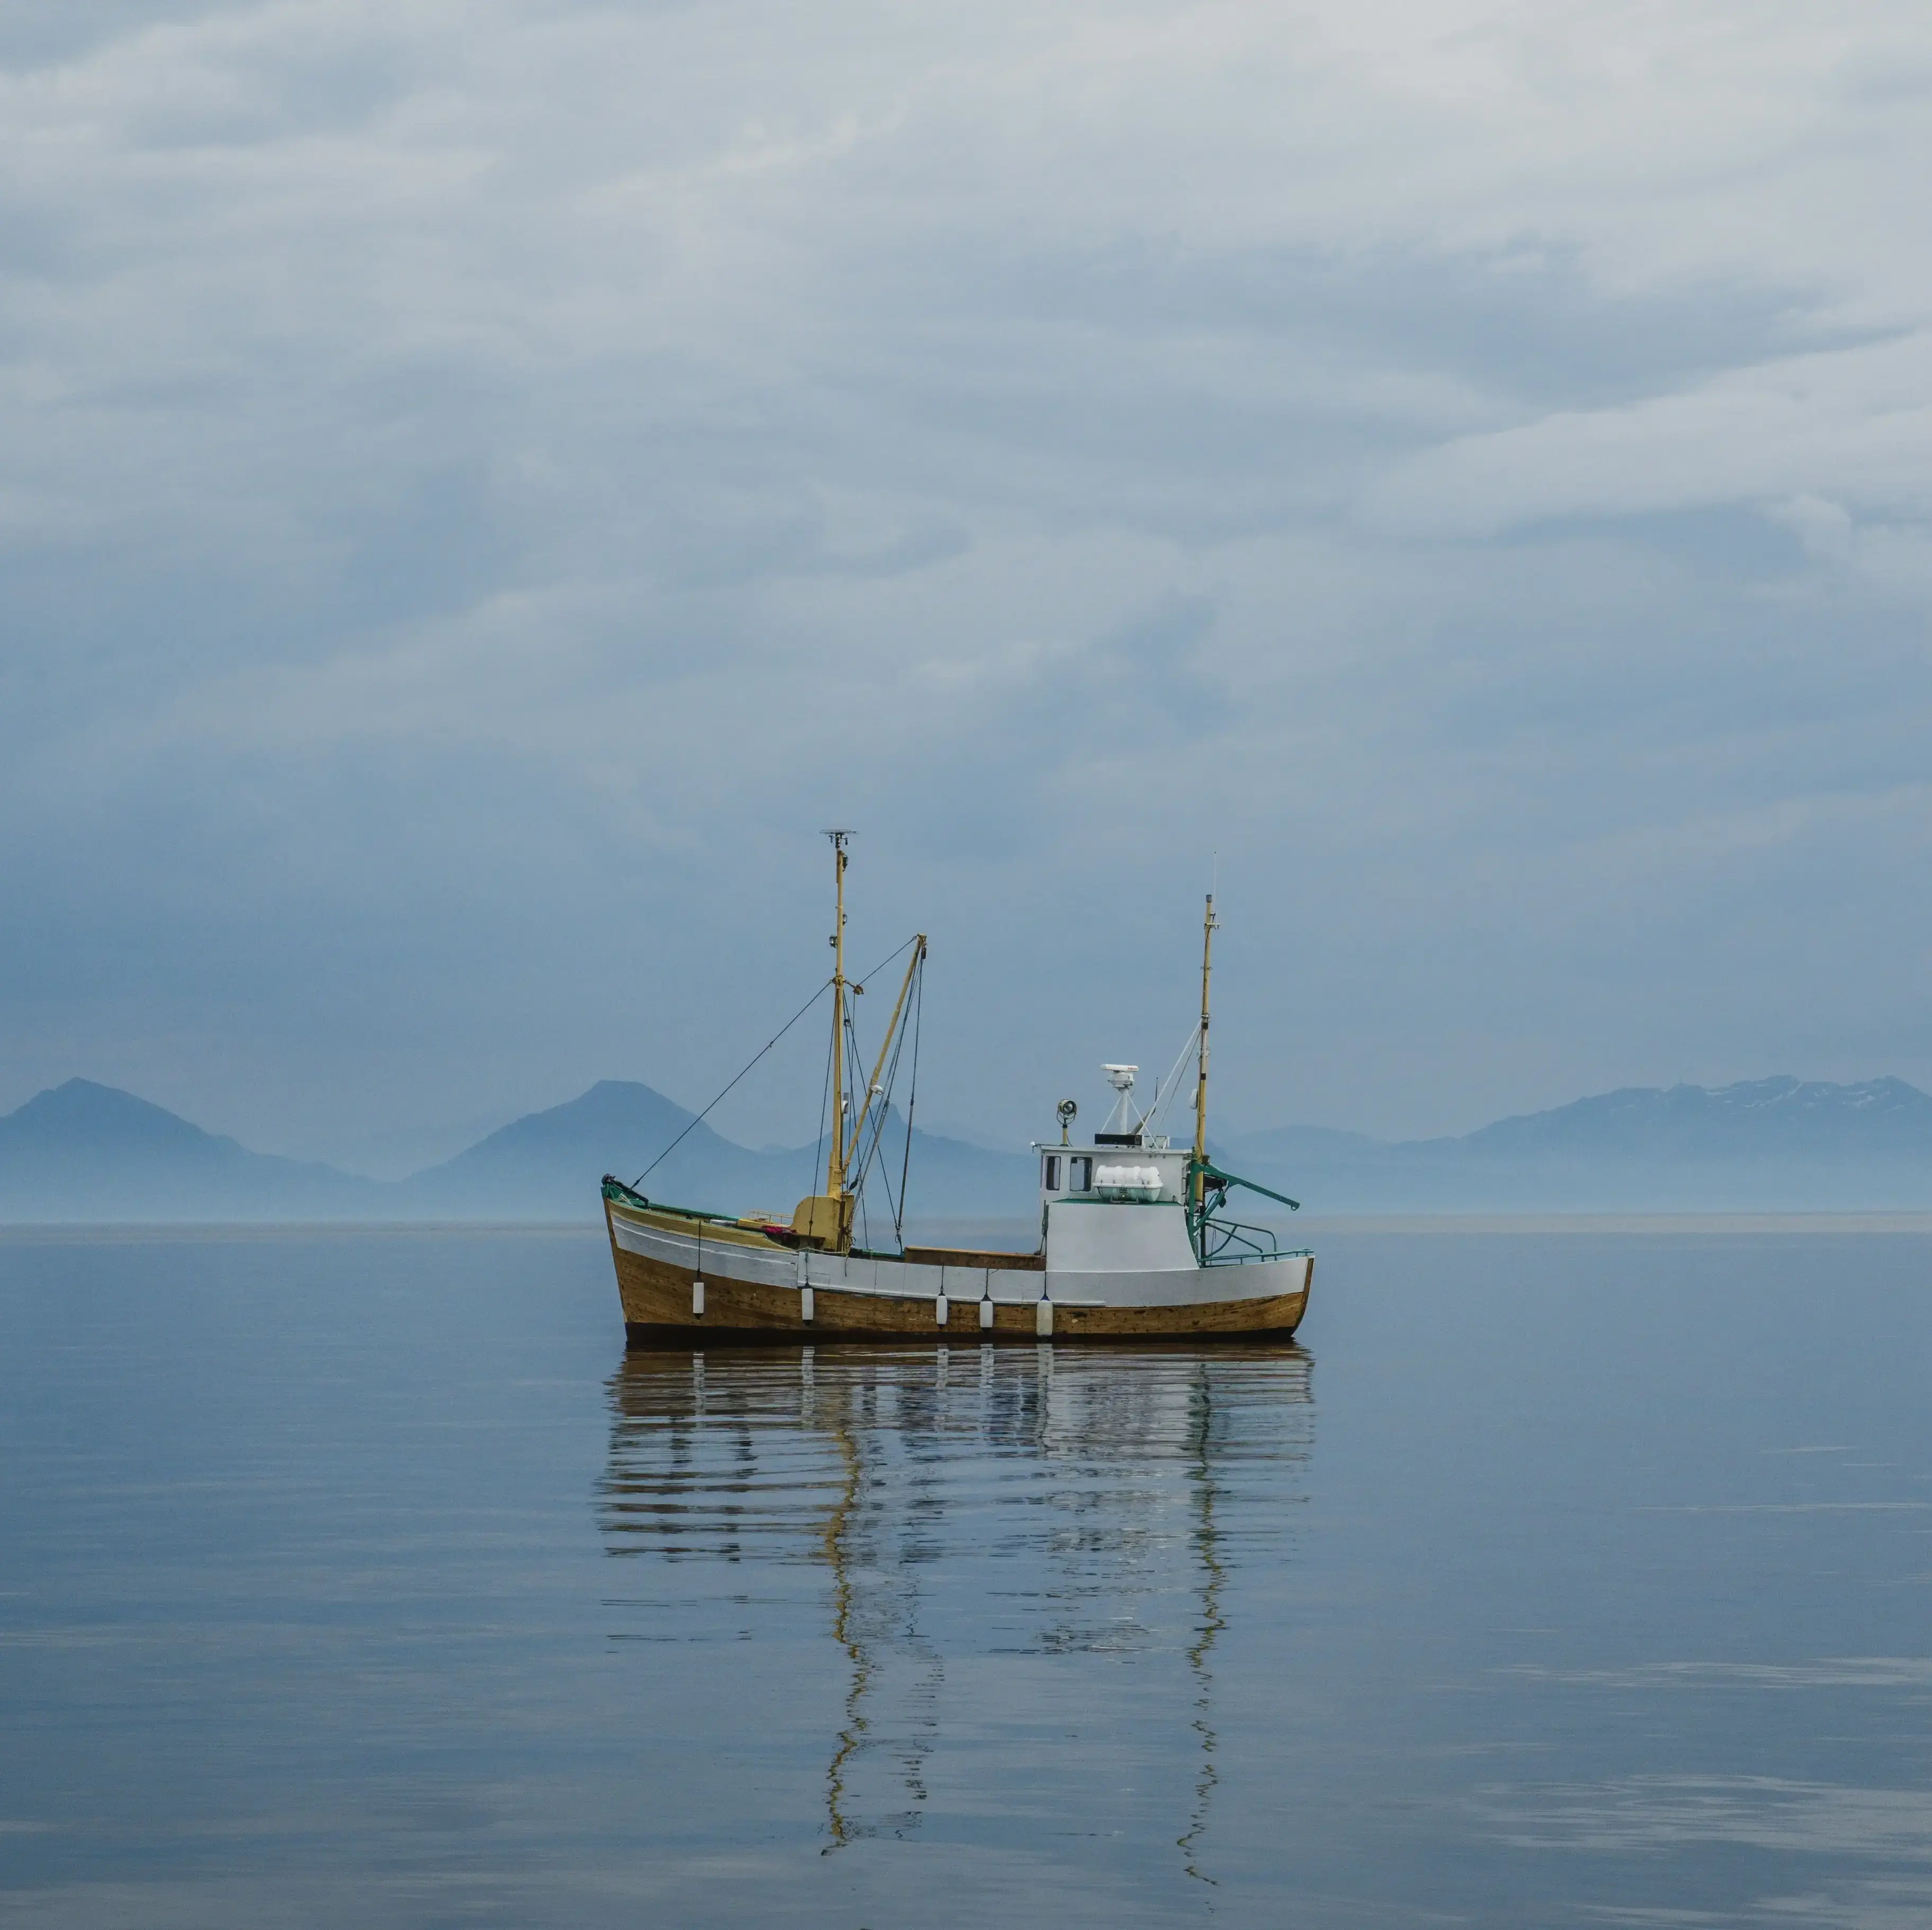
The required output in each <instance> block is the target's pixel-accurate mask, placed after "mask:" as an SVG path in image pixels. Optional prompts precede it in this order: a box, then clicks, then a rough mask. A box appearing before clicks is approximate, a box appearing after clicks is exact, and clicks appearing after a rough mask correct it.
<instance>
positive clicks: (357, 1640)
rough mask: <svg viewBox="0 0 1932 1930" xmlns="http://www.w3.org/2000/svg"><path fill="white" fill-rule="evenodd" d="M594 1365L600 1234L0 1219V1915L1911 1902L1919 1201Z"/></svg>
mask: <svg viewBox="0 0 1932 1930" xmlns="http://www.w3.org/2000/svg"><path fill="white" fill-rule="evenodd" d="M1316 1239H1317V1244H1318V1246H1319V1251H1320V1259H1319V1264H1318V1267H1317V1271H1316V1281H1315V1296H1314V1300H1313V1304H1312V1307H1311V1310H1310V1316H1309V1318H1308V1320H1307V1325H1305V1327H1304V1329H1303V1332H1302V1335H1301V1344H1299V1345H1294V1346H1289V1345H1269V1346H1236V1347H1229V1348H1223V1349H1213V1350H1209V1349H1193V1348H1189V1349H1175V1350H1172V1351H1156V1350H1148V1351H1138V1352H1106V1351H1082V1350H1080V1349H1073V1348H1070V1347H1067V1346H1064V1345H1062V1346H1058V1347H1056V1346H1034V1345H1031V1344H1028V1345H1026V1346H1020V1347H1010V1348H1003V1349H998V1350H997V1351H996V1350H993V1349H985V1350H983V1349H981V1348H980V1346H977V1345H976V1344H970V1343H969V1344H965V1345H960V1344H955V1345H953V1346H949V1347H946V1348H938V1347H932V1346H926V1347H919V1348H916V1349H877V1350H872V1349H852V1348H838V1347H818V1348H815V1349H811V1348H808V1349H778V1350H772V1351H757V1352H741V1351H736V1350H720V1349H712V1350H711V1351H709V1352H703V1353H658V1354H648V1355H646V1354H634V1355H628V1356H627V1355H626V1354H625V1350H624V1344H623V1334H622V1327H621V1325H620V1324H619V1320H618V1318H617V1313H616V1295H615V1292H614V1289H613V1285H612V1282H611V1279H610V1258H609V1254H608V1251H607V1248H606V1247H605V1246H604V1243H603V1239H602V1236H601V1232H585V1233H583V1234H578V1233H575V1232H554V1231H553V1232H528V1231H522V1232H520V1231H504V1232H448V1231H422V1230H416V1231H409V1232H353V1231H332V1232H293V1231H291V1232H262V1231H260V1230H250V1231H247V1232H241V1231H236V1232H228V1233H213V1234H207V1233H201V1234H197V1233H193V1232H187V1233H181V1232H175V1233H169V1234H163V1235H148V1234H136V1233H130V1232H117V1233H112V1234H92V1235H83V1234H78V1233H76V1234H48V1233H28V1232H13V1233H11V1234H9V1235H5V1236H0V1922H5V1923H6V1924H8V1925H63V1926H66V1925H72V1926H83V1925H84V1926H87V1930H113V1926H119V1925H127V1926H130V1930H132V1926H139V1930H171V1926H188V1925H193V1926H196V1930H202V1926H229V1925H236V1926H241V1925H247V1926H250V1930H256V1926H263V1925H338V1924H346V1923H354V1924H356V1925H471V1924H478V1925H483V1924H499V1923H500V1924H514V1925H551V1924H555V1925H626V1926H641V1925H652V1926H655V1925H776V1924H784V1925H841V1926H852V1927H853V1930H892V1927H893V1926H900V1925H922V1926H946V1925H1002V1926H1028V1925H1085V1924H1093V1925H1121V1924H1142V1923H1162V1924H1166V1923H1184V1922H1196V1921H1201V1922H1206V1921H1208V1920H1210V1919H1214V1920H1217V1921H1219V1922H1224V1923H1228V1924H1235V1925H1247V1924H1254V1925H1280V1924H1296V1925H1337V1926H1349V1925H1404V1926H1413V1925H1424V1926H1427V1925H1445V1924H1473V1925H1484V1926H1492V1925H1525V1926H1529V1925H1535V1926H1539V1930H1547V1926H1551V1925H1573V1924H1574V1925H1638V1924H1655V1925H1672V1926H1683V1925H1733V1924H1748V1925H1781V1926H1789V1925H1871V1926H1888V1930H1891V1926H1904V1925H1923V1924H1924V1923H1926V1922H1932V1238H1928V1237H1927V1235H1924V1233H1922V1232H1915V1233H1903V1232H1890V1233H1887V1232H1868V1231H1867V1232H1852V1231H1843V1230H1836V1231H1831V1232H1816V1231H1811V1232H1807V1231H1769V1230H1763V1229H1759V1230H1751V1231H1729V1230H1726V1231H1710V1232H1681V1231H1680V1232H1659V1231H1655V1230H1643V1231H1628V1230H1622V1231H1619V1230H1616V1229H1603V1228H1601V1227H1600V1228H1598V1229H1596V1230H1592V1231H1586V1232H1574V1231H1551V1230H1548V1229H1529V1230H1523V1229H1517V1230H1507V1229H1492V1230H1490V1231H1487V1232H1470V1231H1463V1230H1445V1229H1441V1228H1424V1229H1409V1230H1394V1229H1354V1230H1349V1231H1336V1230H1332V1229H1331V1231H1329V1232H1326V1233H1321V1232H1318V1233H1317V1235H1316Z"/></svg>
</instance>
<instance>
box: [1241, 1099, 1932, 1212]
mask: <svg viewBox="0 0 1932 1930" xmlns="http://www.w3.org/2000/svg"><path fill="white" fill-rule="evenodd" d="M1223 1156H1224V1157H1225V1158H1226V1160H1227V1161H1228V1163H1229V1164H1230V1165H1231V1166H1234V1167H1235V1169H1237V1170H1240V1171H1244V1172H1250V1173H1251V1174H1252V1176H1253V1178H1256V1179H1260V1180H1263V1181H1266V1182H1267V1183H1268V1184H1271V1185H1275V1184H1278V1185H1280V1187H1282V1188H1283V1190H1285V1191H1287V1192H1289V1193H1294V1194H1295V1196H1296V1197H1297V1198H1298V1199H1302V1200H1303V1201H1304V1204H1305V1205H1307V1206H1308V1207H1310V1208H1311V1209H1313V1210H1316V1211H1328V1212H1414V1211H1429V1212H1457V1211H1469V1212H1481V1211H1553V1212H1562V1211H1585V1212H1589V1211H1596V1212H1646V1211H1651V1212H1668V1211H1712V1212H1716V1211H1765V1212H1775V1211H1798V1210H1806V1209H1808V1210H1811V1211H1826V1212H1829V1211H1873V1210H1883V1209H1886V1208H1899V1209H1906V1208H1932V1097H1928V1096H1927V1094H1924V1093H1923V1092H1921V1091H1919V1090H1918V1088H1916V1087H1915V1086H1911V1085H1906V1083H1905V1082H1904V1081H1903V1079H1870V1080H1867V1081H1865V1082H1862V1083H1861V1084H1858V1085H1831V1084H1829V1083H1826V1082H1823V1081H1820V1080H1811V1081H1806V1080H1799V1079H1753V1080H1749V1081H1746V1082H1742V1083H1740V1084H1738V1085H1727V1086H1722V1087H1719V1088H1717V1089H1716V1090H1715V1091H1712V1090H1709V1089H1707V1088H1705V1087H1703V1086H1697V1085H1676V1086H1672V1087H1670V1088H1655V1087H1628V1088H1624V1089H1623V1090H1621V1091H1616V1092H1607V1093H1602V1094H1598V1095H1597V1096H1595V1097H1592V1098H1589V1099H1580V1100H1576V1101H1575V1102H1574V1103H1572V1104H1571V1105H1568V1106H1557V1107H1555V1108H1553V1109H1551V1110H1550V1111H1547V1112H1531V1113H1525V1114H1523V1115H1519V1116H1517V1117H1514V1118H1508V1119H1499V1120H1498V1121H1496V1122H1495V1124H1493V1125H1489V1126H1485V1127H1481V1129H1480V1130H1478V1131H1475V1132H1473V1133H1466V1134H1465V1135H1463V1136H1461V1137H1460V1138H1453V1139H1409V1140H1400V1141H1395V1142H1389V1141H1385V1140H1378V1139H1370V1138H1368V1137H1367V1136H1365V1135H1363V1134H1360V1133H1335V1132H1330V1131H1327V1130H1324V1129H1322V1128H1320V1127H1286V1128H1283V1129H1279V1130H1276V1131H1273V1132H1268V1133H1250V1134H1247V1135H1245V1136H1241V1137H1238V1138H1236V1139H1231V1140H1230V1141H1229V1142H1228V1143H1227V1145H1226V1147H1225V1148H1223Z"/></svg>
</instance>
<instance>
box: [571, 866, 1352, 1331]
mask: <svg viewBox="0 0 1932 1930" xmlns="http://www.w3.org/2000/svg"><path fill="white" fill-rule="evenodd" d="M827 835H828V836H829V838H830V839H831V840H832V853H833V861H834V873H835V887H834V889H835V923H834V925H833V928H832V939H831V943H832V956H833V962H832V977H831V978H830V980H829V981H828V983H827V985H826V986H824V987H821V988H820V994H818V995H814V1001H815V998H816V997H817V996H819V995H823V992H824V991H825V990H826V989H829V991H830V992H831V995H832V1043H831V1052H830V1062H829V1080H828V1085H829V1094H830V1100H829V1133H828V1134H827V1135H826V1138H827V1140H828V1144H827V1147H826V1163H825V1180H824V1187H823V1191H821V1192H817V1193H812V1194H810V1195H808V1196H807V1197H806V1198H805V1199H801V1200H800V1201H799V1202H798V1204H797V1206H796V1208H794V1210H793V1212H792V1214H791V1216H790V1219H789V1220H783V1219H781V1218H779V1217H777V1216H775V1215H769V1214H757V1213H753V1214H745V1215H742V1216H741V1217H737V1218H735V1219H734V1218H733V1217H730V1216H729V1215H727V1214H718V1213H708V1212H700V1211H697V1210H695V1209H694V1208H688V1207H681V1206H675V1205H667V1204H666V1203H665V1202H663V1201H661V1200H655V1199H651V1198H650V1197H649V1196H647V1195H646V1193H643V1192H642V1191H641V1190H640V1187H641V1185H642V1183H643V1179H644V1178H647V1177H648V1174H646V1175H640V1178H639V1181H637V1184H625V1182H624V1181H621V1180H619V1179H618V1178H616V1176H615V1175H612V1174H608V1173H607V1174H606V1175H604V1223H605V1224H606V1226H607V1228H608V1229H609V1232H610V1257H611V1260H612V1262H613V1265H615V1267H616V1273H617V1291H618V1295H619V1298H620V1299H621V1300H622V1303H623V1309H624V1331H625V1337H626V1338H627V1340H628V1342H629V1343H630V1344H631V1346H666V1345H669V1346H694V1345H706V1344H711V1343H727V1342H730V1341H734V1340H744V1341H766V1342H769V1341H772V1340H787V1341H793V1342H796V1341H799V1340H813V1339H815V1338H823V1339H826V1340H895V1341H906V1340H947V1339H949V1338H953V1339H958V1340H968V1339H977V1340H995V1341H997V1340H1056V1341H1058V1340H1206V1339H1211V1338H1213V1337H1217V1336H1225V1337H1253V1336H1255V1335H1257V1334H1272V1335H1277V1336H1286V1335H1289V1334H1292V1333H1293V1332H1294V1331H1295V1328H1297V1327H1298V1325H1300V1324H1301V1318H1302V1315H1303V1313H1304V1312H1305V1311H1306V1310H1307V1305H1308V1295H1309V1289H1310V1285H1311V1283H1312V1282H1313V1277H1314V1272H1315V1256H1314V1255H1313V1253H1311V1252H1310V1250H1308V1249H1307V1248H1306V1247H1300V1248H1295V1249H1286V1248H1284V1247H1283V1246H1282V1245H1281V1244H1280V1241H1279V1239H1278V1238H1277V1235H1275V1233H1274V1231H1273V1230H1272V1229H1270V1228H1268V1227H1266V1226H1254V1225H1247V1224H1244V1223H1241V1222H1239V1221H1237V1220H1235V1219H1233V1218H1232V1217H1230V1216H1229V1214H1228V1212H1227V1210H1226V1208H1227V1200H1228V1196H1229V1193H1231V1192H1233V1191H1234V1190H1236V1189H1238V1188H1241V1189H1245V1190H1248V1191H1250V1192H1252V1193H1256V1194H1258V1195H1261V1196H1265V1197H1266V1198H1268V1199H1271V1200H1274V1201H1275V1202H1277V1204H1278V1205H1282V1206H1285V1207H1286V1208H1289V1210H1290V1211H1298V1210H1299V1208H1298V1202H1296V1201H1295V1200H1292V1199H1289V1197H1288V1196H1287V1195H1286V1193H1276V1192H1274V1191H1273V1190H1271V1188H1269V1187H1265V1186H1261V1185H1259V1184H1256V1182H1255V1181H1252V1180H1247V1179H1243V1178H1240V1177H1239V1176H1238V1175H1235V1174H1233V1173H1231V1172H1226V1170H1224V1169H1223V1168H1222V1167H1221V1166H1219V1165H1218V1164H1217V1163H1216V1162H1215V1161H1214V1160H1213V1159H1211V1157H1209V1156H1208V990H1209V986H1210V983H1211V974H1212V968H1213V962H1214V933H1215V932H1216V930H1217V929H1218V928H1217V923H1216V920H1215V917H1214V896H1213V894H1212V893H1209V895H1208V902H1207V909H1206V912H1205V915H1204V917H1203V919H1202V941H1201V1017H1200V1020H1199V1023H1198V1024H1197V1025H1196V1027H1195V1028H1194V1031H1193V1034H1192V1035H1191V1036H1190V1038H1189V1040H1188V1042H1187V1045H1186V1046H1184V1048H1183V1049H1182V1053H1181V1058H1179V1059H1178V1060H1177V1061H1175V1072H1174V1073H1173V1074H1172V1075H1171V1076H1169V1079H1166V1080H1163V1082H1160V1085H1157V1087H1156V1088H1155V1093H1154V1103H1153V1104H1151V1105H1150V1106H1148V1109H1146V1110H1145V1112H1143V1111H1142V1110H1140V1109H1139V1108H1138V1106H1137V1105H1136V1100H1135V1097H1134V1087H1135V1083H1136V1075H1137V1074H1138V1073H1139V1067H1137V1066H1133V1065H1127V1064H1113V1065H1109V1066H1108V1067H1106V1068H1105V1069H1104V1070H1105V1071H1106V1076H1107V1078H1108V1080H1109V1083H1110V1085H1112V1088H1113V1089H1114V1093H1115V1103H1114V1107H1113V1110H1112V1114H1111V1115H1110V1116H1109V1119H1108V1121H1107V1124H1106V1127H1104V1128H1103V1130H1101V1131H1100V1132H1097V1133H1094V1135H1093V1136H1092V1137H1091V1139H1089V1140H1087V1141H1085V1142H1082V1141H1079V1140H1076V1139H1075V1138H1074V1137H1073V1124H1074V1122H1075V1121H1076V1118H1078V1116H1079V1107H1078V1106H1077V1105H1076V1103H1075V1102H1074V1101H1073V1100H1063V1101H1062V1102H1061V1104H1060V1106H1059V1108H1058V1121H1059V1127H1060V1136H1059V1138H1058V1140H1057V1141H1052V1140H1044V1141H1039V1142H1035V1145H1034V1152H1035V1154H1036V1156H1037V1159H1038V1162H1039V1165H1038V1172H1039V1194H1038V1207H1039V1225H1040V1241H1039V1244H1038V1245H1037V1247H1035V1248H1034V1250H1032V1251H1031V1252H1027V1253H1018V1252H1003V1251H987V1250H980V1249H977V1248H967V1247H932V1246H921V1245H917V1244H907V1241H906V1240H905V1238H904V1230H905V1214H904V1207H905V1196H906V1192H907V1186H908V1184H909V1170H910V1169H909V1162H910V1156H911V1152H912V1148H913V1134H912V1106H913V1100H915V1099H916V1089H917V1070H916V1069H917V1063H918V1059H917V1044H916V1030H915V1031H913V1037H914V1046H913V1057H912V1061H911V1064H912V1066H913V1076H912V1085H913V1097H912V1098H909V1100H908V1102H907V1109H906V1115H905V1119H904V1127H903V1131H902V1134H901V1140H902V1144H903V1148H904V1155H905V1157H904V1160H902V1161H901V1169H900V1173H899V1179H898V1188H897V1190H896V1192H895V1190H894V1189H893V1187H892V1176H891V1174H890V1172H889V1160H887V1159H886V1157H883V1153H884V1149H885V1148H886V1146H887V1145H888V1138H887V1132H886V1124H887V1121H888V1119H889V1118H891V1117H892V1116H893V1109H892V1091H893V1088H894V1085H895V1080H896V1076H897V1072H898V1066H899V1064H900V1062H901V1058H902V1057H903V1055H904V1054H903V1048H904V1043H905V1040H906V1037H907V1032H908V1030H909V1029H911V1028H913V1027H914V1026H916V1019H915V1016H914V1015H916V1013H918V1012H919V1010H920V1008H921V1006H922V998H921V997H920V992H921V989H922V974H923V971H924V968H925V963H926V938H925V935H923V934H919V935H915V936H914V937H913V938H911V939H910V940H909V941H907V944H906V946H905V947H902V948H901V949H902V950H904V951H907V952H908V953H910V959H909V961H908V962H907V966H906V971H905V977H904V982H903V983H901V985H900V986H899V989H898V998H897V1001H896V1002H895V1004H894V1006H893V1007H892V1015H891V1017H890V1019H889V1021H888V1022H887V1025H886V1032H885V1037H884V1039H883V1043H881V1045H880V1048H879V1051H878V1053H877V1058H876V1060H875V1061H874V1065H873V1067H872V1070H871V1076H870V1077H869V1078H868V1077H867V1076H865V1068H864V1061H863V1060H862V1058H860V1056H859V1052H858V1045H857V1037H856V1029H855V1027H854V1025H853V1007H854V1003H855V1001H856V998H858V997H859V996H862V995H863V993H864V990H865V987H864V986H863V983H853V982H852V981H851V980H848V979H847V977H846V972H845V872H846V865H847V845H848V834H847V833H845V832H843V831H833V832H830V833H827ZM805 1009H806V1010H808V1009H809V1007H806V1008H805ZM800 1016H802V1014H801V1015H800ZM793 1022H796V1019H794V1021H793ZM772 1043H776V1040H774V1041H773V1042H772ZM769 1049H770V1047H769V1046H767V1047H766V1050H767V1051H769ZM761 1056H762V1055H761ZM1190 1062H1191V1063H1192V1065H1193V1070H1194V1136H1193V1144H1192V1145H1189V1146H1182V1147H1176V1146H1175V1145H1173V1144H1172V1142H1171V1141H1170V1140H1169V1138H1168V1136H1166V1134H1165V1133H1160V1132H1158V1131H1157V1130H1154V1127H1155V1125H1156V1124H1157V1119H1158V1112H1159V1109H1160V1105H1161V1102H1162V1100H1163V1094H1165V1095H1166V1097H1169V1098H1171V1097H1172V1094H1173V1093H1174V1092H1175V1091H1176V1090H1177V1089H1178V1082H1179V1080H1180V1079H1181V1077H1182V1076H1183V1075H1184V1070H1185V1069H1186V1067H1187V1066H1188V1064H1190ZM755 1063H756V1061H754V1064H755ZM747 1070H748V1068H747ZM740 1076H741V1077H742V1074H741V1075H740ZM734 1083H735V1082H734ZM726 1089H727V1091H728V1090H729V1089H730V1088H728V1087H727V1088H726ZM721 1096H722V1095H721ZM714 1103H715V1102H714ZM699 1116H700V1118H701V1117H702V1116H703V1115H699ZM693 1123H695V1122H693ZM686 1130H689V1128H688V1127H687V1129H686ZM667 1150H668V1149H667ZM868 1183H870V1184H874V1185H876V1186H877V1187H879V1188H880V1190H881V1191H882V1192H883V1194H884V1195H885V1203H886V1206H887V1207H888V1208H889V1217H890V1220H891V1224H892V1244H890V1245H889V1246H885V1245H880V1246H873V1245H869V1244H864V1243H862V1241H861V1240H859V1239H858V1238H855V1232H862V1231H863V1230H864V1229H865V1226H866V1225H867V1224H868V1220H863V1219H862V1218H861V1216H860V1211H859V1208H860V1202H861V1201H862V1199H863V1198H864V1196H865V1189H866V1187H867V1185H868ZM881 1217H882V1218H883V1217H884V1216H883V1215H882V1216H881Z"/></svg>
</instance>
